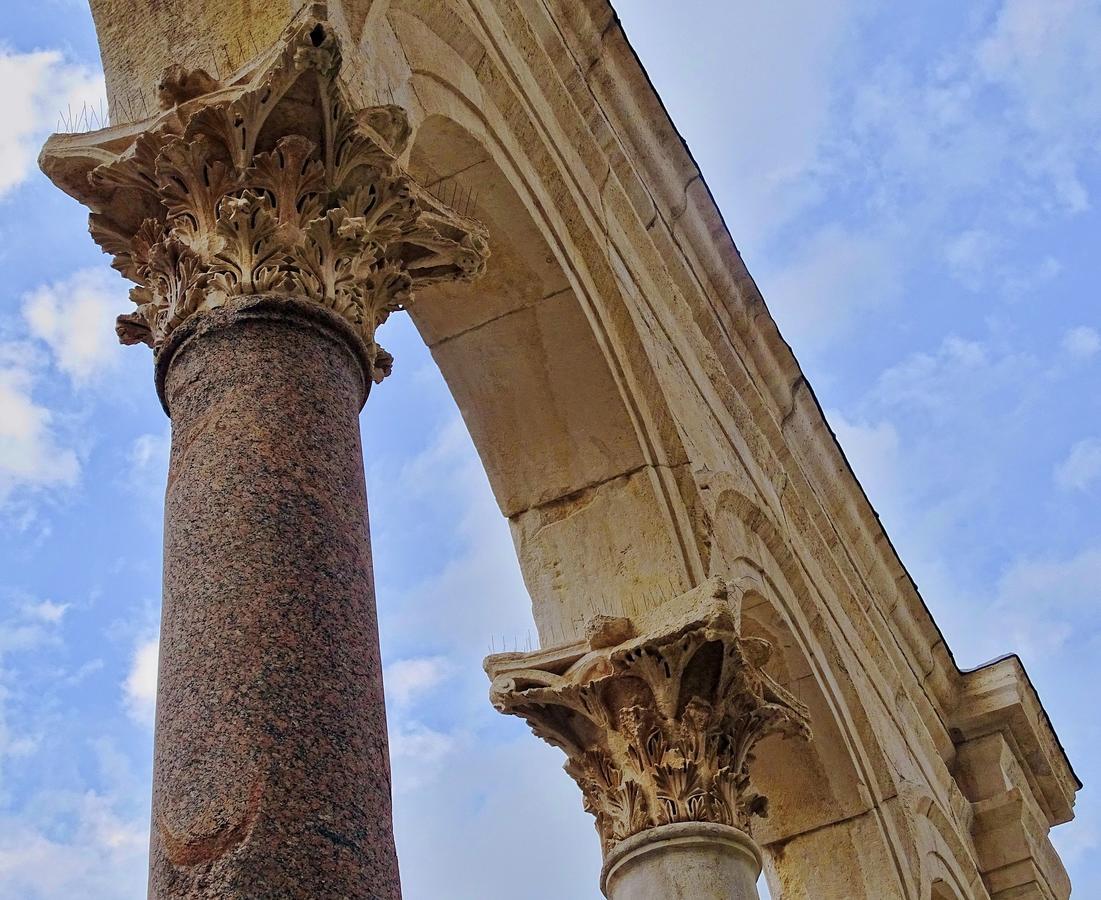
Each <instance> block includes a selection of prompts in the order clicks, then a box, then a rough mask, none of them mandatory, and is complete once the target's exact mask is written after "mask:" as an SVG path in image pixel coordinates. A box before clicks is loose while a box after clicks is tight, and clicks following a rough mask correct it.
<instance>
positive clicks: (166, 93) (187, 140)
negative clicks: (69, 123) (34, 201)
mask: <svg viewBox="0 0 1101 900" xmlns="http://www.w3.org/2000/svg"><path fill="white" fill-rule="evenodd" d="M320 14H321V9H320V7H307V8H306V9H304V10H303V11H302V12H300V13H299V14H298V15H297V16H296V17H295V19H294V20H293V21H292V23H291V25H290V26H289V27H288V29H287V30H286V32H285V33H284V35H283V37H282V39H281V40H280V42H279V43H278V44H277V45H276V47H275V48H274V49H273V50H271V51H270V52H269V53H268V54H267V56H266V57H265V58H266V59H267V64H266V66H265V65H260V66H258V67H256V69H255V70H253V71H252V74H250V75H248V76H243V77H242V80H241V81H240V82H237V83H234V84H222V83H219V82H217V81H215V80H214V79H212V78H210V77H209V76H208V75H207V74H206V73H205V72H202V71H200V70H195V71H187V70H184V69H182V68H180V67H178V66H174V67H172V68H171V69H169V70H168V71H167V72H166V73H165V76H164V78H163V80H162V83H161V87H160V100H161V104H162V107H163V108H164V112H163V113H162V114H161V115H160V116H159V117H158V118H157V119H156V120H155V121H154V122H153V123H152V125H151V126H150V128H149V129H148V130H147V131H146V132H144V133H143V134H141V135H140V136H138V137H136V138H133V139H132V140H131V142H130V144H129V145H124V147H125V149H123V150H121V151H119V150H118V147H119V146H120V143H121V139H120V138H119V137H118V136H115V135H113V134H112V133H111V130H108V131H107V132H101V133H100V135H103V134H106V135H107V137H100V138H99V140H100V141H101V144H95V145H90V146H89V158H92V157H94V158H95V159H96V161H97V162H96V165H95V167H94V170H93V171H90V172H89V175H90V177H89V179H88V182H87V188H86V189H85V188H81V189H80V191H76V193H79V194H80V196H79V199H81V200H83V201H84V202H86V203H88V204H89V205H90V206H92V208H93V209H94V210H95V212H94V213H93V215H92V218H91V222H90V230H91V232H92V235H93V237H94V238H95V239H96V241H97V242H99V244H100V246H102V247H103V249H104V250H105V251H107V252H108V253H110V254H111V255H112V256H113V257H114V265H115V267H116V268H118V269H119V271H121V272H122V273H123V274H124V275H125V276H126V277H127V278H130V279H132V280H134V281H136V282H137V283H138V287H137V288H135V289H134V290H133V291H132V293H131V297H132V299H133V300H134V303H135V304H136V307H137V308H136V310H135V311H134V312H133V313H131V314H128V315H125V316H122V317H121V318H120V321H119V325H118V332H119V336H120V339H121V340H123V342H126V343H132V342H136V341H144V342H147V343H150V344H151V345H152V346H153V347H155V348H159V347H160V346H161V345H162V344H163V343H164V341H165V339H166V338H167V336H168V335H169V334H170V333H171V331H172V329H174V328H175V327H177V326H178V325H179V324H180V323H181V322H183V321H184V320H186V319H187V318H188V317H189V316H191V315H194V314H196V313H197V312H201V311H202V310H204V309H210V308H214V307H217V306H219V305H221V304H223V303H225V302H226V301H227V300H228V299H230V298H232V297H235V296H240V295H247V294H260V293H277V294H287V295H293V296H297V297H299V298H305V299H311V300H314V301H316V302H317V303H319V304H322V305H324V306H327V307H329V308H330V309H332V310H334V311H336V312H337V313H339V314H340V315H342V316H344V317H346V318H347V319H348V320H349V321H350V322H352V323H353V324H354V325H355V326H356V327H357V329H358V330H359V332H360V334H361V335H362V337H363V338H364V340H365V342H366V343H367V346H368V348H369V351H370V355H371V357H372V358H373V365H374V372H373V376H374V378H375V379H376V380H380V379H381V378H382V377H384V376H385V375H386V374H387V373H388V372H389V371H390V369H391V367H392V365H393V357H392V356H390V354H388V353H386V352H385V351H384V350H382V349H381V348H380V347H379V346H378V344H377V343H376V342H375V330H376V329H377V328H378V327H379V326H380V325H381V324H382V323H383V322H385V321H386V318H387V317H388V316H389V315H390V314H391V313H392V312H395V311H397V310H400V309H403V308H405V307H406V306H407V305H408V304H409V303H410V301H411V299H412V296H413V292H414V290H415V288H416V287H417V286H418V285H424V284H430V283H433V282H436V281H441V280H455V279H467V278H472V277H475V276H477V275H479V274H480V273H481V272H482V271H483V270H484V267H485V260H486V257H487V256H488V248H487V243H486V237H485V232H484V229H483V228H482V227H481V226H480V225H479V224H478V223H476V222H474V221H473V220H470V219H466V218H463V217H461V216H459V215H458V214H457V213H455V212H454V211H453V210H450V209H448V208H446V207H444V206H442V205H441V204H440V203H439V202H438V201H436V200H435V199H434V198H430V197H429V195H428V194H426V193H425V192H424V191H422V190H421V189H419V188H418V187H416V185H414V184H413V182H412V181H411V180H410V178H409V176H407V175H406V174H405V173H404V172H403V171H402V170H401V168H400V166H399V164H398V162H397V159H396V154H399V153H401V152H402V151H403V150H404V148H405V146H406V144H407V143H408V140H409V135H410V129H409V123H408V121H407V120H406V118H405V114H404V112H403V111H402V110H401V109H400V108H398V107H396V106H380V107H375V108H372V109H359V110H356V109H355V108H354V107H353V106H352V104H351V103H350V101H349V97H348V95H347V93H346V91H345V89H344V87H343V86H342V83H341V82H340V80H339V77H338V76H339V73H340V69H341V65H342V58H341V53H340V48H339V46H338V45H337V42H336V39H335V37H334V36H333V33H332V29H330V28H329V27H328V25H327V23H326V22H325V21H324V20H323V19H322V18H319V15H320ZM90 142H91V139H90ZM92 151H94V153H93V152H92ZM48 152H49V148H47V153H48ZM67 152H69V153H71V152H72V151H71V150H70V151H67ZM105 156H108V157H110V156H113V158H114V160H113V161H112V162H106V163H104V162H102V160H103V158H104V157H105Z"/></svg>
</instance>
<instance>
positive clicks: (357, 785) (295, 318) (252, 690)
mask: <svg viewBox="0 0 1101 900" xmlns="http://www.w3.org/2000/svg"><path fill="white" fill-rule="evenodd" d="M368 368H369V367H368V363H367V360H366V356H365V347H364V345H363V342H362V340H361V339H360V338H359V337H358V335H357V334H356V333H355V331H354V330H353V329H352V327H351V326H350V325H349V324H348V323H347V322H345V321H344V320H343V319H342V318H340V317H338V316H336V315H335V314H333V313H331V312H329V311H328V310H326V309H324V308H322V307H320V306H319V305H316V304H313V303H308V302H304V301H303V302H299V301H294V300H287V299H280V298H270V297H253V298H247V299H244V300H236V301H233V302H231V303H230V304H229V305H227V306H226V307H224V308H221V309H217V310H214V311H212V312H202V313H199V314H197V315H195V316H193V317H192V318H191V319H190V320H189V321H187V322H186V323H184V324H183V325H181V326H179V327H177V328H176V329H175V330H174V331H173V332H172V334H171V335H170V337H169V339H168V341H167V342H166V344H165V346H164V348H162V350H161V351H160V352H159V354H158V357H157V385H158V390H159V391H160V394H161V399H162V401H163V403H164V404H165V408H166V409H167V410H168V412H169V414H170V416H171V418H172V456H171V465H170V470H169V476H168V491H167V498H166V506H165V542H164V551H165V552H164V610H163V615H162V626H161V650H160V680H159V685H158V694H157V728H156V741H155V744H156V746H155V761H154V786H153V825H152V848H151V862H150V880H149V890H150V897H152V898H155V900H169V898H183V897H187V898H211V900H213V898H218V900H229V898H246V897H247V898H265V900H269V898H271V900H274V898H379V900H394V898H398V897H400V888H399V885H398V870H397V858H396V854H395V851H394V842H393V829H392V817H391V800H390V769H389V759H388V754H387V742H386V720H385V711H384V703H383V693H382V673H381V665H380V661H379V646H378V628H377V623H376V615H375V598H374V586H373V581H372V573H371V551H370V539H369V535H368V527H367V500H366V491H365V487H364V477H363V461H362V451H361V445H360V435H359V411H360V409H361V407H362V405H363V403H364V400H365V399H366V395H367V390H368V386H369V384H370V379H369V378H368V376H367V372H368Z"/></svg>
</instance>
